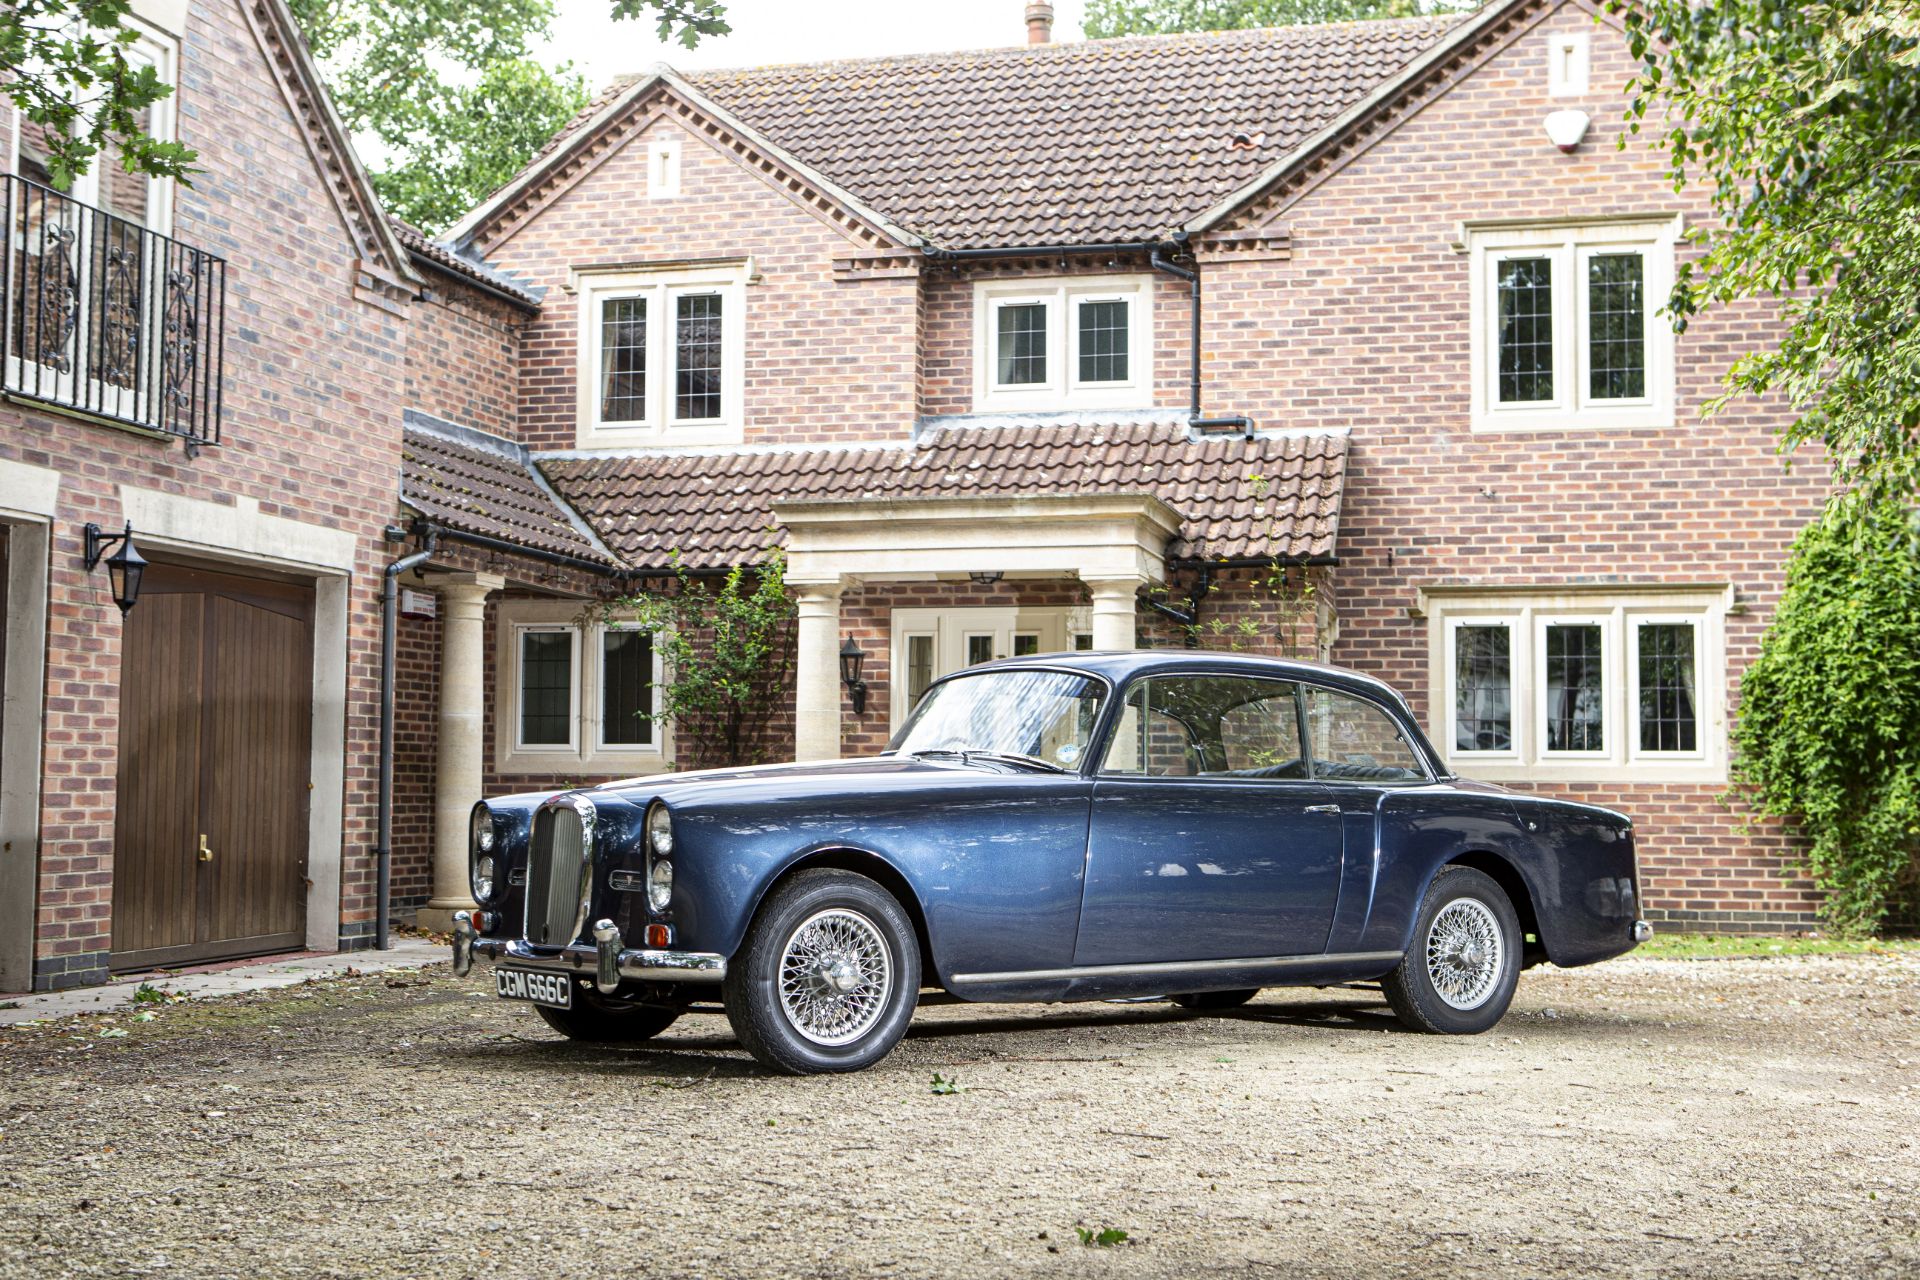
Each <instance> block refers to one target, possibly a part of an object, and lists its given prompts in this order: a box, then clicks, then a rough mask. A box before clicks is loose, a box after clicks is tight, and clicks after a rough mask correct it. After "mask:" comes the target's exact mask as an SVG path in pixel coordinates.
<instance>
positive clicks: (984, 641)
mask: <svg viewBox="0 0 1920 1280" xmlns="http://www.w3.org/2000/svg"><path fill="white" fill-rule="evenodd" d="M992 661H993V637H992V636H989V635H982V636H968V637H967V665H968V666H970V667H971V666H973V665H975V664H976V663H981V662H992Z"/></svg>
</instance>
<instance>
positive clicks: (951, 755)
mask: <svg viewBox="0 0 1920 1280" xmlns="http://www.w3.org/2000/svg"><path fill="white" fill-rule="evenodd" d="M912 755H913V758H914V759H915V760H925V759H940V760H958V761H959V762H960V763H961V764H972V763H973V761H974V758H975V757H978V758H980V759H982V760H1006V761H1008V762H1010V763H1013V764H1023V765H1026V766H1028V767H1029V768H1034V769H1044V770H1046V771H1047V772H1048V773H1067V772H1069V770H1067V769H1064V768H1062V767H1061V766H1059V765H1057V764H1055V763H1054V762H1053V761H1051V760H1042V759H1041V758H1040V757H1039V756H1029V755H1023V754H1021V753H1020V752H1018V751H981V750H974V749H968V750H966V751H958V750H955V749H954V748H952V747H929V748H927V749H926V750H924V751H915V752H913V753H912Z"/></svg>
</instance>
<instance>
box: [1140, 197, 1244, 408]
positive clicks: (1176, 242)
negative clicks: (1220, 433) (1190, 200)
mask: <svg viewBox="0 0 1920 1280" xmlns="http://www.w3.org/2000/svg"><path fill="white" fill-rule="evenodd" d="M1168 249H1172V250H1173V251H1174V252H1175V253H1187V252H1188V247H1187V233H1186V232H1184V231H1182V232H1179V233H1177V234H1176V235H1175V236H1174V238H1173V242H1172V243H1171V244H1168V245H1160V244H1156V245H1154V246H1153V251H1152V253H1151V254H1150V255H1148V258H1147V261H1148V262H1149V263H1151V264H1152V266H1153V269H1154V270H1155V271H1162V272H1165V273H1166V274H1167V275H1170V276H1175V277H1177V278H1179V279H1181V280H1185V281H1186V282H1187V291H1188V296H1189V297H1190V298H1191V299H1192V303H1191V308H1190V309H1191V311H1192V315H1193V336H1192V340H1191V343H1190V353H1189V354H1190V355H1191V357H1192V360H1193V365H1192V368H1191V370H1190V371H1189V373H1188V375H1187V378H1188V384H1189V386H1190V387H1191V394H1190V397H1189V400H1188V406H1187V426H1188V427H1189V428H1190V429H1191V430H1194V431H1217V430H1219V429H1221V428H1223V427H1237V428H1239V431H1240V434H1241V435H1242V436H1243V437H1245V438H1246V439H1248V440H1251V439H1253V419H1252V418H1249V417H1247V416H1245V415H1244V414H1232V415H1229V416H1227V417H1220V418H1209V417H1207V416H1205V415H1204V414H1202V413H1201V412H1200V272H1199V269H1198V263H1197V262H1196V263H1195V265H1194V266H1191V267H1183V266H1181V265H1179V264H1178V263H1176V262H1174V261H1173V259H1172V258H1170V257H1169V256H1168V255H1167V250H1168Z"/></svg>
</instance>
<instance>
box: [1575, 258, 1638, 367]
mask: <svg viewBox="0 0 1920 1280" xmlns="http://www.w3.org/2000/svg"><path fill="white" fill-rule="evenodd" d="M1644 265H1645V261H1644V259H1643V258H1642V257H1641V255H1639V254H1637V253H1596V254H1594V255H1593V256H1592V257H1590V258H1588V259H1587V394H1588V395H1589V396H1590V397H1592V398H1593V399H1595V400H1638V399H1641V398H1643V397H1644V396H1645V395H1646V394H1647V304H1646V298H1645V296H1644V293H1645V280H1644Z"/></svg>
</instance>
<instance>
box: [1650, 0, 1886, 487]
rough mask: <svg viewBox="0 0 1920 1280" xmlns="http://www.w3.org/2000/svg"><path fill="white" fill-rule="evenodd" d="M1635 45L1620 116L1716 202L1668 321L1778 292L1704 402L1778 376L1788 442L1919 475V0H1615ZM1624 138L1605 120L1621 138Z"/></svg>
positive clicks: (1863, 477) (1695, 235)
mask: <svg viewBox="0 0 1920 1280" xmlns="http://www.w3.org/2000/svg"><path fill="white" fill-rule="evenodd" d="M1613 7H1614V11H1615V12H1617V13H1618V14H1620V15H1621V16H1622V17H1623V18H1624V20H1625V24H1626V32H1627V39H1628V42H1629V47H1630V48H1631V49H1632V52H1633V54H1634V56H1635V57H1636V58H1638V59H1639V60H1640V69H1639V72H1638V74H1637V75H1636V76H1635V78H1634V79H1633V81H1632V83H1631V84H1630V85H1629V109H1628V121H1629V130H1630V132H1631V133H1639V132H1640V130H1641V127H1642V125H1643V124H1657V125H1664V128H1657V129H1653V130H1651V132H1652V133H1653V134H1654V137H1653V139H1652V141H1653V145H1654V146H1656V147H1660V148H1664V150H1665V151H1666V155H1667V162H1668V168H1669V176H1670V177H1671V178H1672V181H1673V184H1674V186H1675V187H1676V188H1677V189H1678V188H1684V187H1686V186H1687V185H1689V184H1690V183H1692V184H1697V185H1700V186H1703V187H1704V188H1705V189H1706V191H1707V192H1708V194H1709V196H1710V198H1711V200H1712V205H1713V212H1714V217H1713V218H1712V219H1710V220H1708V221H1706V222H1704V223H1703V224H1702V225H1700V226H1698V227H1695V228H1694V229H1693V230H1692V231H1691V232H1690V233H1689V235H1690V238H1691V239H1692V240H1693V241H1694V242H1695V243H1697V244H1699V245H1701V246H1702V248H1703V250H1704V252H1703V253H1702V254H1701V256H1700V257H1699V258H1698V259H1697V260H1694V261H1689V262H1685V263H1683V264H1682V265H1681V267H1680V270H1679V272H1678V274H1677V279H1676V281H1675V283H1674V288H1673V293H1672V297H1671V299H1670V300H1669V303H1668V310H1669V313H1670V314H1671V316H1672V318H1673V320H1674V325H1675V328H1676V329H1685V328H1686V326H1687V323H1688V321H1689V320H1691V319H1692V318H1693V317H1694V316H1697V315H1699V314H1700V313H1701V312H1703V311H1706V310H1708V309H1709V308H1712V307H1715V306H1720V305H1724V304H1728V303H1732V302H1735V301H1738V300H1743V299H1758V300H1762V301H1764V302H1766V303H1767V304H1768V305H1771V306H1777V307H1778V308H1779V309H1780V310H1781V311H1782V312H1783V313H1784V319H1785V321H1786V333H1785V335H1784V336H1783V338H1782V339H1781V340H1780V342H1779V344H1778V345H1777V346H1772V347H1766V348H1763V349H1760V350H1757V351H1752V352H1749V353H1747V354H1745V355H1742V356H1741V357H1740V358H1739V359H1738V360H1736V361H1735V362H1734V363H1733V365H1732V367H1731V368H1730V369H1729V370H1728V373H1727V377H1726V392H1725V393H1724V394H1723V395H1721V396H1720V397H1719V398H1717V399H1716V400H1714V401H1712V402H1710V403H1709V405H1708V406H1707V411H1708V412H1709V413H1711V412H1713V411H1714V410H1716V409H1718V408H1720V407H1721V406H1722V405H1724V404H1725V403H1726V402H1727V401H1728V400H1729V399H1731V398H1732V397H1734V396H1736V395H1739V394H1741V393H1746V394H1750V395H1764V394H1769V393H1773V394H1778V395H1780V396H1781V397H1783V398H1784V399H1785V401H1786V402H1787V404H1788V405H1790V406H1791V407H1792V409H1793V410H1794V412H1795V414H1796V416H1795V418H1794V420H1793V422H1792V423H1791V424H1790V425H1789V426H1788V427H1787V428H1786V429H1785V431H1784V433H1783V435H1782V440H1781V443H1782V446H1783V447H1784V448H1785V449H1788V450H1792V449H1797V448H1799V447H1801V446H1802V445H1805V444H1808V443H1812V442H1818V443H1821V444H1824V445H1825V446H1826V455H1827V458H1828V460H1829V462H1830V463H1831V464H1832V466H1833V468H1834V471H1835V475H1836V478H1837V479H1838V480H1839V481H1840V483H1841V484H1842V485H1843V486H1846V485H1860V486H1865V487H1867V488H1869V489H1873V490H1880V489H1882V488H1887V487H1890V488H1892V489H1894V490H1898V491H1904V492H1908V493H1911V492H1913V491H1914V489H1915V487H1916V481H1920V446H1917V445H1916V440H1917V439H1920V436H1917V434H1916V433H1917V432H1920V74H1916V69H1920V3H1916V0H1844V2H1842V3H1831V4H1802V3H1800V2H1799V0H1698V2H1697V0H1614V5H1613ZM1626 142H1627V140H1626V139H1625V138H1623V139H1622V145H1626Z"/></svg>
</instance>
